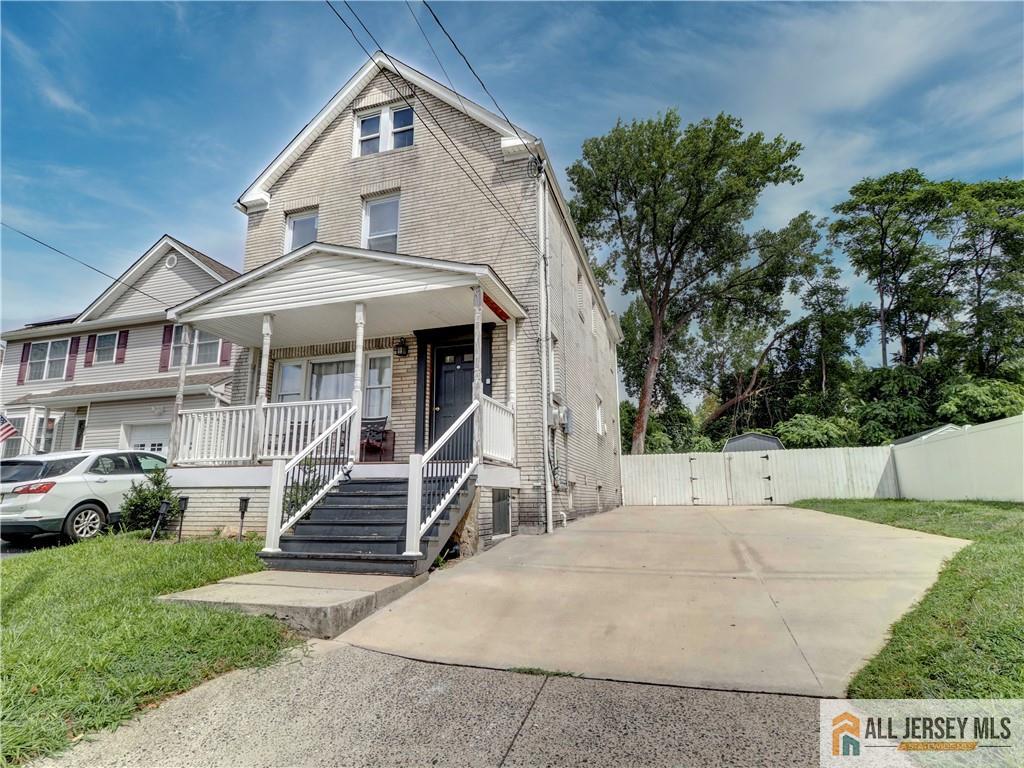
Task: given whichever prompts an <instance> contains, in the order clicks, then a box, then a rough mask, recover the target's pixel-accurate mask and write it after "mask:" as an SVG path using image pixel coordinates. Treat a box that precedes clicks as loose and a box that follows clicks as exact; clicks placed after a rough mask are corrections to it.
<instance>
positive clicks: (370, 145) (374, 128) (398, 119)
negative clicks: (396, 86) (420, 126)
mask: <svg viewBox="0 0 1024 768" xmlns="http://www.w3.org/2000/svg"><path fill="white" fill-rule="evenodd" d="M413 131H414V127H413V109H412V107H404V106H396V107H382V108H381V110H380V111H379V112H367V113H364V114H362V115H358V116H357V117H356V137H355V151H354V154H355V156H356V157H365V156H366V155H376V154H379V153H381V152H387V151H388V150H392V149H401V148H402V147H411V146H412V145H413Z"/></svg>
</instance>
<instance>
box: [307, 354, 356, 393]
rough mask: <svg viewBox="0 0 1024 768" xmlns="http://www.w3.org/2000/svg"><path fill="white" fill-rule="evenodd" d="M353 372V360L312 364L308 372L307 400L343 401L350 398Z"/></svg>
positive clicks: (353, 377) (353, 378) (353, 379)
mask: <svg viewBox="0 0 1024 768" xmlns="http://www.w3.org/2000/svg"><path fill="white" fill-rule="evenodd" d="M355 371H356V363H355V361H354V360H329V361H326V362H321V363H313V364H312V365H310V372H309V399H310V400H344V399H346V398H350V397H352V387H353V385H354V383H355Z"/></svg>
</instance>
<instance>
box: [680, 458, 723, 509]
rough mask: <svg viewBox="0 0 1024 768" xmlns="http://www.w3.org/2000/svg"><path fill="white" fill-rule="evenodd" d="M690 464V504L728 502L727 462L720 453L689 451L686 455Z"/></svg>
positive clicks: (719, 503)
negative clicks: (691, 492)
mask: <svg viewBox="0 0 1024 768" xmlns="http://www.w3.org/2000/svg"><path fill="white" fill-rule="evenodd" d="M687 459H688V462H687V463H688V464H689V465H690V487H691V488H692V489H693V496H692V499H691V501H690V503H691V504H716V505H721V504H728V503H729V478H728V464H727V463H726V461H725V454H722V453H691V454H689V455H688V456H687Z"/></svg>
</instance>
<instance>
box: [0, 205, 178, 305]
mask: <svg viewBox="0 0 1024 768" xmlns="http://www.w3.org/2000/svg"><path fill="white" fill-rule="evenodd" d="M0 224H2V225H3V226H5V227H7V228H8V229H9V230H11V231H13V232H17V233H18V234H19V235H21V236H22V237H27V238H28V239H29V240H31V241H32V242H34V243H39V245H41V246H43V247H44V248H49V249H50V250H51V251H53V252H54V253H59V254H60V255H61V256H64V257H65V258H68V259H71V260H72V261H73V262H75V263H77V264H81V265H82V266H83V267H85V268H86V269H91V270H92V271H93V272H96V273H97V274H100V275H103V276H104V277H107V278H109V279H111V280H113V281H114V282H115V283H120V284H121V285H123V286H125V287H126V288H131V289H132V290H133V291H135V292H136V293H141V294H142V295H143V296H145V297H147V298H150V299H152V300H153V301H155V302H156V303H157V304H160V305H161V306H163V307H170V306H173V305H174V302H166V301H163V300H162V299H158V298H157V297H156V296H154V295H152V294H150V293H146V292H145V291H144V290H142V289H141V288H136V287H135V286H134V285H132V284H131V283H126V282H125V281H124V280H122V279H121V278H119V277H114V276H113V275H111V274H108V273H106V272H104V271H103V270H102V269H100V268H99V267H94V266H93V265H92V264H89V263H87V262H85V261H82V260H81V259H78V258H75V257H74V256H72V255H71V254H70V253H65V252H64V251H62V250H61V249H60V248H56V247H54V246H52V245H50V244H49V243H46V242H43V241H42V240H40V239H39V238H38V237H33V236H32V235H30V234H28V233H27V232H22V231H21V230H20V229H18V228H17V227H12V226H11V225H10V224H8V223H7V222H6V221H3V222H0Z"/></svg>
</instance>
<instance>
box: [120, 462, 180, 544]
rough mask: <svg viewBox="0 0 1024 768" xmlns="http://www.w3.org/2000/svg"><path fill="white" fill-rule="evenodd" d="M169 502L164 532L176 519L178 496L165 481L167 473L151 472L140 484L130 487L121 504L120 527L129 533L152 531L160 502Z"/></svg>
mask: <svg viewBox="0 0 1024 768" xmlns="http://www.w3.org/2000/svg"><path fill="white" fill-rule="evenodd" d="M162 501H170V502H171V508H170V509H169V510H168V511H167V517H166V518H165V519H164V527H163V528H162V530H164V531H166V530H168V529H169V528H172V527H173V526H172V525H171V523H173V522H175V521H176V520H177V519H178V494H177V492H176V491H175V490H174V488H172V487H171V484H170V483H169V482H168V481H167V472H166V471H165V470H163V469H156V470H153V471H152V472H151V473H150V474H149V475H147V476H146V479H145V480H143V481H142V482H141V483H136V482H134V481H133V482H132V487H131V489H129V491H128V492H127V493H126V494H125V495H124V501H122V502H121V526H122V527H123V528H124V529H126V530H129V531H141V530H152V528H153V525H154V524H155V523H156V519H157V515H158V514H159V511H160V502H162Z"/></svg>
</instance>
